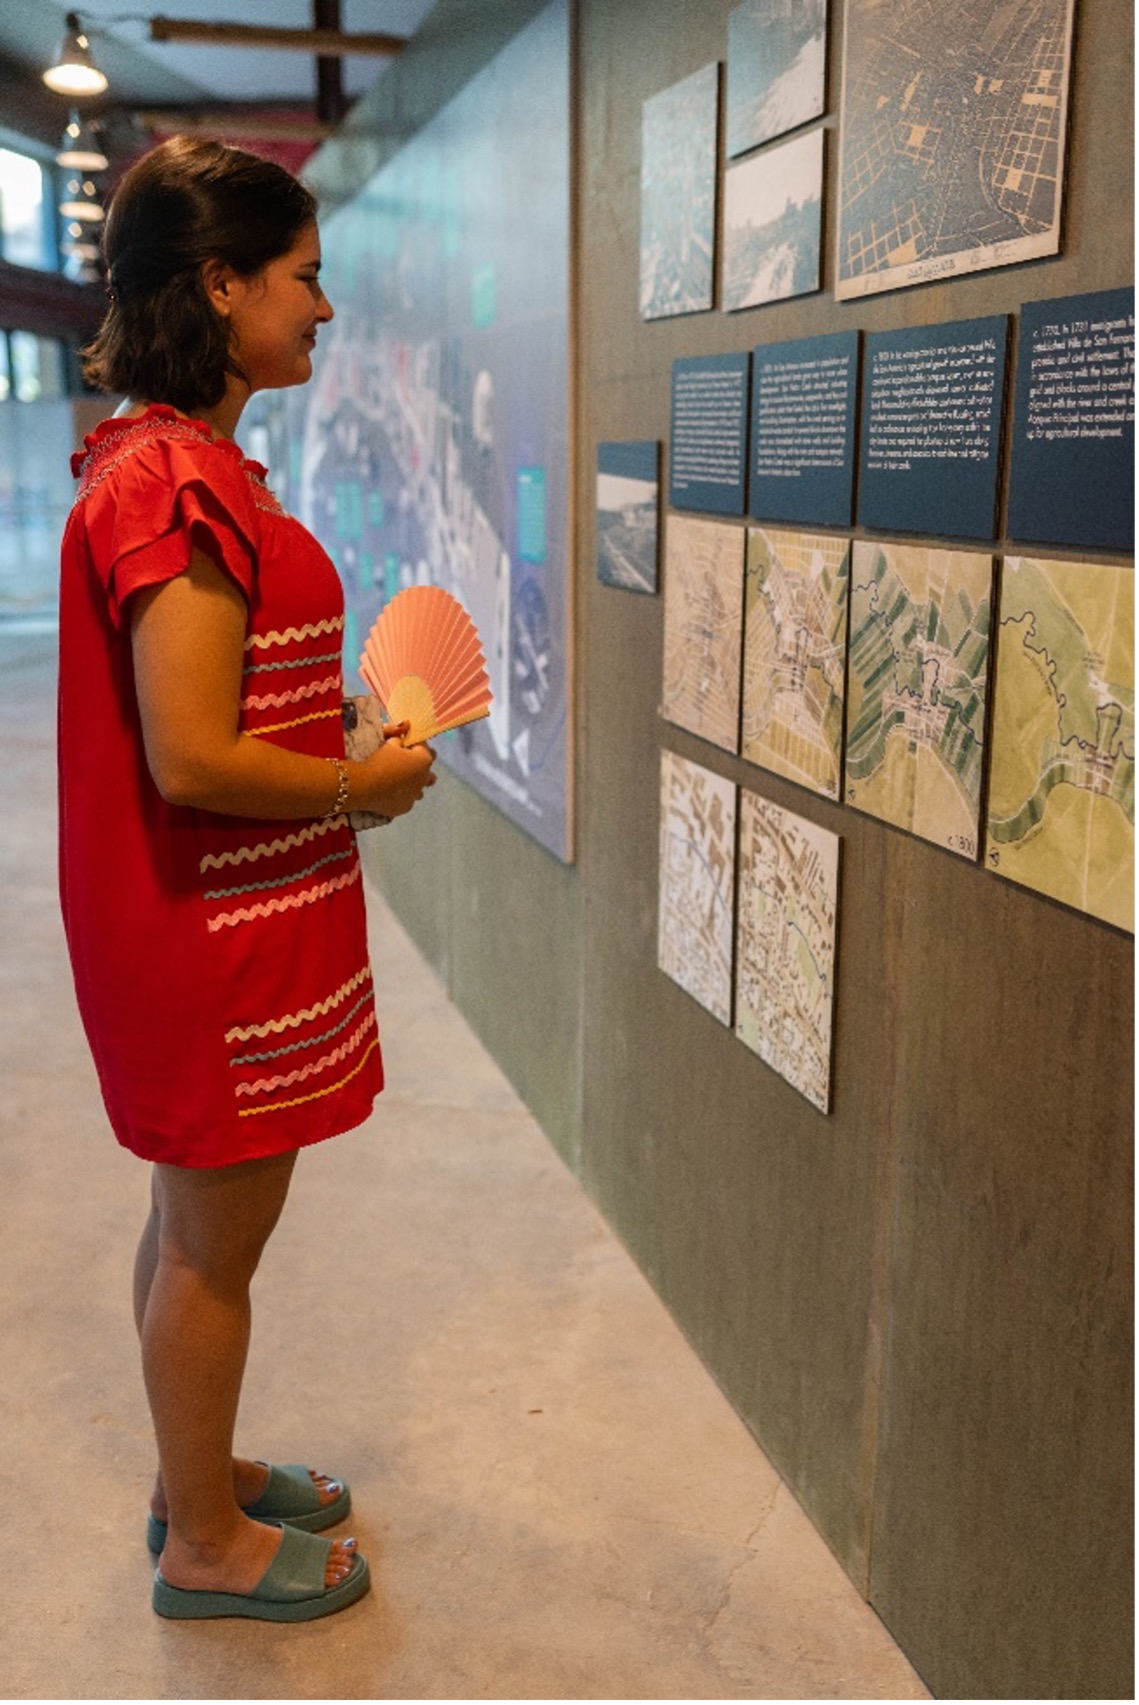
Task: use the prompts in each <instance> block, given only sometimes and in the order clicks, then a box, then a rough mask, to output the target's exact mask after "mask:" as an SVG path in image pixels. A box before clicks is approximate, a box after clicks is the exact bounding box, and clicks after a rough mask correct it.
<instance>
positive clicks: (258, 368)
mask: <svg viewBox="0 0 1139 1705" xmlns="http://www.w3.org/2000/svg"><path fill="white" fill-rule="evenodd" d="M319 275H320V233H319V232H318V230H317V228H316V225H315V223H314V224H311V225H306V226H305V227H304V229H303V230H302V231H301V233H300V235H299V237H298V238H297V240H296V242H295V243H294V244H293V246H292V248H291V249H289V251H288V252H287V254H283V255H278V257H277V259H276V260H272V261H270V262H269V264H268V266H266V267H265V268H264V269H263V270H262V271H261V272H259V273H258V274H257V275H256V276H255V277H253V278H238V277H235V276H231V277H230V278H229V279H228V281H227V296H228V302H229V313H228V318H229V322H230V329H231V334H232V339H233V353H234V357H235V359H236V361H237V363H238V365H239V366H240V367H241V369H242V370H243V372H244V373H245V374H246V375H247V376H248V378H249V381H250V389H251V390H254V391H269V390H278V389H280V388H281V387H282V386H284V385H303V384H304V382H305V380H306V379H309V378H311V377H312V351H313V347H314V345H315V343H316V332H317V327H318V326H322V325H326V324H327V322H328V321H329V320H330V319H331V318H332V306H331V304H330V303H329V301H328V298H327V297H326V296H325V294H324V291H323V290H322V289H321V288H320V276H319Z"/></svg>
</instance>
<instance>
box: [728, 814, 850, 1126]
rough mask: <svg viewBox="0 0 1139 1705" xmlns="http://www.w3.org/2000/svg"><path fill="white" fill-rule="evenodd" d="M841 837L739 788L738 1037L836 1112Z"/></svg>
mask: <svg viewBox="0 0 1139 1705" xmlns="http://www.w3.org/2000/svg"><path fill="white" fill-rule="evenodd" d="M838 867H839V838H838V836H837V835H832V834H830V833H829V831H828V830H826V829H820V828H819V827H818V825H817V824H815V823H808V822H807V821H806V819H805V818H803V817H796V816H795V815H794V813H793V812H791V811H783V810H780V808H779V807H778V806H776V805H772V804H771V803H770V801H769V800H766V799H761V798H760V797H759V795H758V794H755V793H751V792H749V790H748V789H747V788H742V789H741V790H740V855H739V897H738V901H737V907H738V910H737V925H736V1023H735V1030H736V1035H737V1036H738V1037H739V1038H740V1039H741V1041H743V1042H746V1043H747V1045H748V1047H749V1048H751V1049H752V1050H753V1051H754V1052H755V1053H757V1054H758V1055H759V1057H760V1059H761V1060H763V1061H765V1063H766V1064H767V1065H769V1066H771V1067H772V1068H773V1069H774V1070H775V1071H777V1072H778V1073H779V1075H780V1077H783V1078H786V1080H787V1082H788V1083H789V1084H791V1085H792V1087H793V1088H795V1089H797V1090H798V1091H799V1093H800V1094H801V1095H805V1096H806V1097H807V1100H808V1101H809V1102H811V1104H812V1105H813V1106H815V1107H817V1108H818V1109H819V1111H820V1112H822V1113H828V1112H829V1111H830V1104H831V1055H832V1051H833V1050H832V1035H833V1014H834V983H835V930H836V924H837V917H838V875H839V869H838Z"/></svg>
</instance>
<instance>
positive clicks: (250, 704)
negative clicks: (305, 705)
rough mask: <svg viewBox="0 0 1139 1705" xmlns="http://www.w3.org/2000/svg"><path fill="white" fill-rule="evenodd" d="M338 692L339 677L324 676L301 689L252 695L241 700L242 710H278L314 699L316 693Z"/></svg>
mask: <svg viewBox="0 0 1139 1705" xmlns="http://www.w3.org/2000/svg"><path fill="white" fill-rule="evenodd" d="M333 691H336V692H339V691H340V676H339V675H326V676H325V677H324V680H323V681H308V682H306V683H305V685H304V686H303V687H294V688H293V689H292V691H291V692H285V693H254V694H253V695H252V696H251V697H249V698H247V699H242V701H241V708H242V710H280V709H281V707H282V705H287V704H300V703H301V702H302V700H304V699H311V698H315V697H316V695H317V693H331V692H333Z"/></svg>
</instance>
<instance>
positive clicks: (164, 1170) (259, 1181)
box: [155, 1154, 296, 1283]
mask: <svg viewBox="0 0 1139 1705" xmlns="http://www.w3.org/2000/svg"><path fill="white" fill-rule="evenodd" d="M295 1159H296V1156H295V1154H288V1155H274V1156H271V1157H270V1158H269V1159H268V1160H265V1161H253V1162H244V1163H242V1164H241V1165H239V1166H233V1167H218V1168H208V1169H206V1168H202V1169H191V1168H186V1167H172V1166H158V1167H156V1168H155V1202H156V1206H157V1211H158V1251H159V1259H160V1260H163V1261H167V1262H172V1263H175V1264H177V1265H178V1266H181V1267H187V1268H190V1269H192V1270H193V1271H194V1272H196V1273H198V1274H200V1275H201V1276H202V1277H204V1278H208V1279H211V1280H212V1281H214V1282H218V1283H221V1282H225V1281H231V1282H236V1283H248V1281H249V1280H250V1279H251V1278H252V1277H253V1274H254V1273H255V1272H256V1270H257V1265H258V1262H259V1261H260V1259H261V1254H262V1251H263V1250H264V1248H265V1245H266V1243H267V1242H268V1240H269V1237H270V1235H271V1233H272V1231H273V1228H274V1227H275V1226H276V1224H277V1221H278V1219H279V1218H280V1215H281V1210H282V1208H283V1207H284V1204H285V1198H286V1196H287V1194H288V1188H289V1179H290V1177H291V1175H292V1168H293V1162H294V1161H295Z"/></svg>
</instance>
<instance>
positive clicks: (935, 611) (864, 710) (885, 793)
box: [846, 540, 993, 859]
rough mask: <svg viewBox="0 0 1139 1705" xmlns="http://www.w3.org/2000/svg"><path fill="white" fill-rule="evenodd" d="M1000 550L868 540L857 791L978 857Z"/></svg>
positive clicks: (855, 709) (853, 695)
mask: <svg viewBox="0 0 1139 1705" xmlns="http://www.w3.org/2000/svg"><path fill="white" fill-rule="evenodd" d="M992 580H993V559H992V557H991V556H989V555H982V554H978V553H975V552H971V551H947V550H934V549H930V548H928V547H926V546H919V545H890V544H879V543H877V542H875V541H871V540H857V541H856V542H855V545H854V552H853V568H852V571H851V594H850V671H849V681H848V686H847V695H848V697H847V741H846V799H847V803H848V804H850V805H854V806H856V807H857V809H858V810H859V811H866V812H869V813H870V815H871V816H873V817H879V818H881V819H882V820H883V821H884V822H886V823H893V824H894V825H895V826H896V827H897V828H899V829H908V830H909V831H910V833H911V834H915V835H920V836H921V837H922V838H923V839H924V840H927V841H933V842H934V843H935V844H936V845H938V846H941V847H946V848H948V850H949V851H950V852H955V853H958V854H959V855H960V856H961V857H962V858H973V859H975V858H976V857H977V843H978V838H979V834H980V815H981V778H982V770H983V760H984V739H985V703H986V691H987V683H988V672H989V622H990V606H991V599H992Z"/></svg>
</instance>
